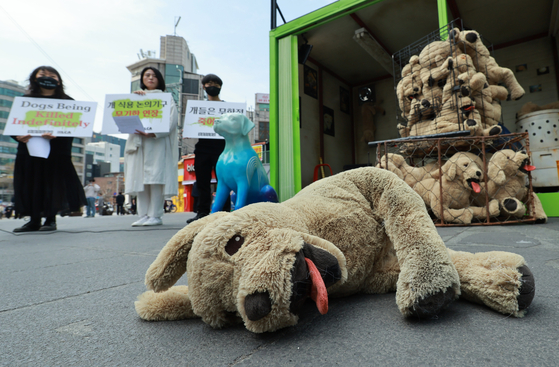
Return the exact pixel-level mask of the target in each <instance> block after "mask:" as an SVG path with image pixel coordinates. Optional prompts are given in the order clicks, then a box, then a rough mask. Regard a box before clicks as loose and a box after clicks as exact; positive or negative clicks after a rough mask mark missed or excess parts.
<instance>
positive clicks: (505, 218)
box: [373, 133, 541, 226]
mask: <svg viewBox="0 0 559 367" xmlns="http://www.w3.org/2000/svg"><path fill="white" fill-rule="evenodd" d="M410 144H413V145H414V146H415V148H414V150H412V151H410ZM373 146H375V147H376V156H377V161H376V164H377V167H380V168H384V169H388V170H390V171H392V172H393V173H395V174H396V175H398V176H399V177H400V178H401V179H403V180H404V181H405V182H406V183H407V184H408V185H409V186H410V187H412V188H413V189H414V190H415V191H416V192H417V193H418V194H419V195H420V196H421V197H422V198H423V200H424V202H425V204H426V206H427V209H428V211H429V213H430V215H431V217H432V219H433V221H434V222H435V224H436V225H437V226H463V225H497V224H505V223H520V222H535V221H536V220H537V219H538V217H537V212H536V210H537V205H538V203H539V200H538V199H537V197H536V196H535V194H534V193H533V190H532V176H531V174H530V170H531V169H533V167H532V166H530V165H529V156H530V147H529V141H528V134H527V133H514V134H505V135H501V136H500V137H499V140H498V141H491V142H489V141H488V139H487V138H486V137H472V136H468V137H457V138H426V139H420V140H419V141H414V142H412V143H410V141H409V140H404V139H396V140H387V141H384V142H378V143H376V144H373ZM539 205H540V206H541V204H539Z"/></svg>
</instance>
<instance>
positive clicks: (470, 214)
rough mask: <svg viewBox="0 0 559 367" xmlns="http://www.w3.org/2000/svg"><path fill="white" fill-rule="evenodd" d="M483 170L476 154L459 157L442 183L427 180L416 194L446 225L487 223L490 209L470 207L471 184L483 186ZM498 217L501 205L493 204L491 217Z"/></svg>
mask: <svg viewBox="0 0 559 367" xmlns="http://www.w3.org/2000/svg"><path fill="white" fill-rule="evenodd" d="M476 161H477V162H478V163H476ZM482 166H483V165H481V166H480V164H479V158H478V157H477V156H475V155H474V154H471V153H463V152H460V153H456V154H454V155H453V156H452V157H451V158H450V159H449V160H448V161H447V162H446V163H445V164H444V165H443V166H442V172H443V176H442V178H441V179H439V180H437V179H434V178H427V179H425V180H423V181H421V182H418V183H417V184H416V185H415V186H414V190H415V191H416V192H417V193H418V194H419V195H420V196H421V197H422V198H423V200H424V201H425V204H427V206H428V207H429V208H431V210H432V211H433V213H434V214H435V215H436V216H437V218H441V217H442V218H443V219H444V221H445V222H449V223H459V224H470V223H471V222H472V219H473V218H477V219H486V218H487V216H488V213H487V208H486V207H481V206H479V207H478V206H470V195H471V193H472V186H471V181H474V182H476V183H478V184H479V183H480V182H481V180H483V171H482V169H481V167H482ZM441 185H442V199H441ZM498 214H499V203H498V202H497V200H492V201H491V202H490V203H489V216H497V215H498Z"/></svg>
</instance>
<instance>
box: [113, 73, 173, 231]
mask: <svg viewBox="0 0 559 367" xmlns="http://www.w3.org/2000/svg"><path fill="white" fill-rule="evenodd" d="M140 88H142V90H140V91H135V92H134V93H136V94H139V95H145V94H146V93H154V94H155V93H163V92H164V91H165V80H164V79H163V75H161V73H160V72H159V70H157V69H155V68H153V67H146V68H144V70H142V73H141V76H140ZM178 120H179V116H178V112H177V108H176V106H175V104H174V102H171V113H170V121H169V131H168V132H165V133H163V132H156V133H147V132H144V131H140V130H136V133H135V134H130V135H129V137H128V140H127V141H126V147H125V154H124V176H125V181H126V193H127V194H130V195H135V196H137V197H138V202H137V209H138V215H139V216H140V219H139V220H137V221H136V222H134V223H132V226H133V227H136V226H156V225H161V224H163V222H162V220H161V217H162V216H163V212H164V210H163V200H164V198H166V197H172V196H176V195H177V193H178V170H177V162H178V161H179V157H178V154H179V146H178V135H177V127H178Z"/></svg>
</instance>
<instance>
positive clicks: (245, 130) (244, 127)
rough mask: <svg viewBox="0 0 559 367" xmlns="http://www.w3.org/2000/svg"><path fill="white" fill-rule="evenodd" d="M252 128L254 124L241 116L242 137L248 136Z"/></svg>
mask: <svg viewBox="0 0 559 367" xmlns="http://www.w3.org/2000/svg"><path fill="white" fill-rule="evenodd" d="M253 128H254V122H252V121H250V120H249V119H248V117H246V116H245V115H243V122H242V130H243V135H248V133H249V131H250V130H252V129H253Z"/></svg>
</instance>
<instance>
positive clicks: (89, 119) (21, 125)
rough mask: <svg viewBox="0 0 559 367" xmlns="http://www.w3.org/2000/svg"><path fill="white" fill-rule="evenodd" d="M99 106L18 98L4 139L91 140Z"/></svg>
mask: <svg viewBox="0 0 559 367" xmlns="http://www.w3.org/2000/svg"><path fill="white" fill-rule="evenodd" d="M96 109H97V102H82V101H74V100H71V99H51V98H29V97H15V98H14V102H13V104H12V109H11V110H10V114H9V116H8V120H7V121H6V127H5V128H4V135H32V136H41V135H42V134H45V133H51V134H52V135H54V136H83V137H86V136H91V135H92V134H93V122H94V121H95V111H96Z"/></svg>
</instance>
